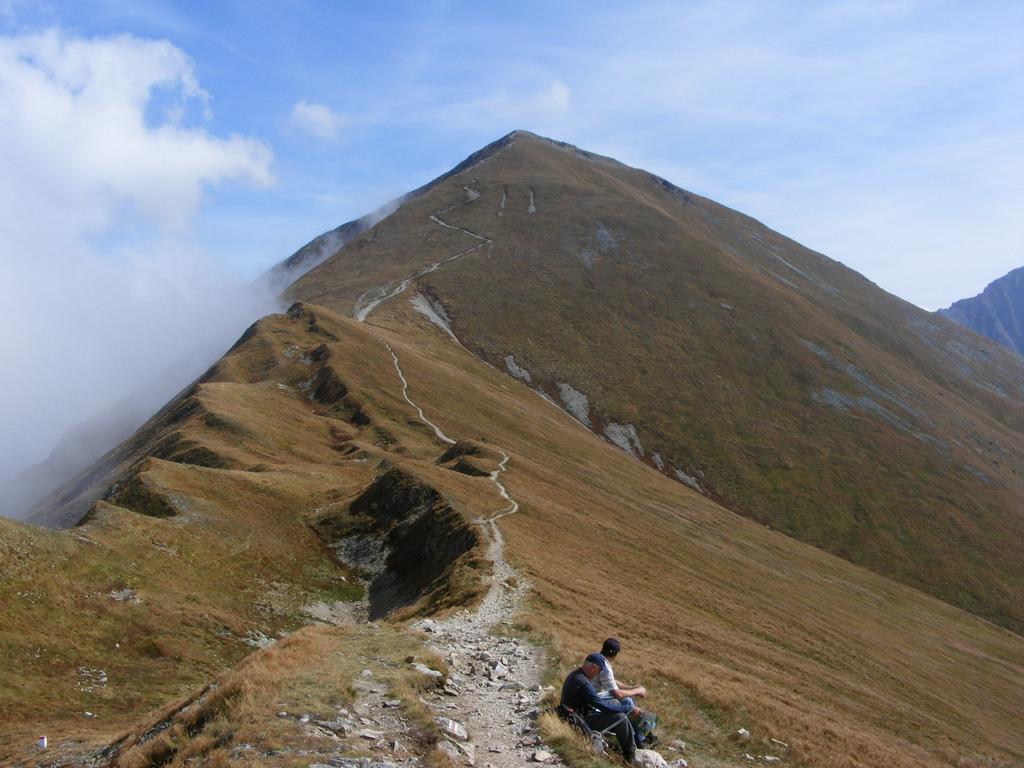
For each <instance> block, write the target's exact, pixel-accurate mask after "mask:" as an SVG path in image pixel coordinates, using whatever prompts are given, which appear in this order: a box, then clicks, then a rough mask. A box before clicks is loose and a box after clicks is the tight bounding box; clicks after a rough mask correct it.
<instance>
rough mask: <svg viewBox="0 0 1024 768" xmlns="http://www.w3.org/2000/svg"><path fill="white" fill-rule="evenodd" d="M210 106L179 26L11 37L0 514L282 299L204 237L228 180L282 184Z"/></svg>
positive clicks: (2, 240)
mask: <svg viewBox="0 0 1024 768" xmlns="http://www.w3.org/2000/svg"><path fill="white" fill-rule="evenodd" d="M209 104H210V97H209V95H208V94H207V93H206V92H205V91H204V90H203V89H202V88H201V87H200V85H199V83H198V82H197V81H196V78H195V73H194V67H193V64H192V61H191V60H190V59H189V57H188V56H187V55H186V54H185V53H184V52H183V51H182V50H181V49H179V48H177V47H176V46H174V45H173V44H171V43H169V42H168V41H166V40H151V39H144V38H138V37H134V36H131V35H117V36H111V37H93V38H85V37H78V36H74V35H71V34H68V33H65V32H63V31H61V30H56V29H54V30H48V31H46V32H42V33H38V34H25V35H15V36H10V37H4V36H0V146H2V147H3V151H2V152H0V313H2V314H0V360H2V361H3V362H2V365H3V369H2V374H3V390H2V392H3V396H2V397H0V512H2V513H5V514H8V515H16V514H22V513H23V512H24V506H25V504H26V503H27V502H26V499H28V498H29V497H31V496H32V495H33V493H36V492H38V490H39V489H40V488H43V489H44V490H45V489H46V488H45V486H47V485H51V486H52V484H53V482H54V481H55V480H58V479H63V478H62V477H61V475H67V473H69V472H74V471H75V470H76V469H81V468H84V466H85V465H86V464H88V463H89V462H90V461H91V460H93V459H95V458H96V457H97V456H98V455H100V454H102V453H103V452H104V451H106V450H107V449H109V448H111V447H112V446H113V445H115V444H117V443H118V442H119V441H120V440H121V439H122V438H123V437H125V436H126V435H127V434H128V433H130V432H131V431H132V430H134V429H135V428H136V427H138V426H139V425H140V424H141V423H142V421H143V420H145V419H146V418H147V417H148V416H149V415H151V414H152V413H153V412H154V411H155V410H157V409H158V408H159V407H160V406H161V405H162V404H163V403H164V402H166V401H167V399H168V398H170V397H171V396H172V395H173V394H174V393H175V392H176V391H178V390H179V389H181V388H182V387H184V386H185V385H187V384H188V383H189V382H190V381H191V380H192V379H194V378H195V377H196V376H198V375H199V374H200V373H202V371H203V369H204V368H205V367H206V366H208V365H209V364H210V363H211V362H212V361H213V360H215V359H216V358H217V356H218V355H220V354H222V353H223V352H224V351H225V349H227V347H228V346H230V344H231V343H232V342H233V341H234V340H235V339H236V338H237V337H238V335H239V334H241V333H242V331H243V330H244V329H245V327H246V326H247V325H248V324H249V323H251V322H252V321H253V320H255V319H256V318H257V317H259V316H260V315H262V314H264V313H266V312H267V311H269V310H272V309H274V304H273V298H272V297H271V296H270V295H269V294H268V292H267V291H265V290H261V289H260V288H258V287H255V286H253V285H251V284H248V283H246V282H244V281H243V279H242V278H240V277H235V276H232V275H230V274H227V273H225V272H224V271H223V270H221V269H220V268H219V267H218V266H217V265H218V264H222V263H226V262H227V261H228V260H227V259H226V258H220V257H225V256H229V255H231V254H213V253H208V252H204V250H203V248H202V247H201V246H200V245H198V244H197V241H196V237H195V235H194V232H195V223H196V220H197V217H199V216H200V215H201V213H202V209H203V204H204V199H205V198H206V197H207V196H208V195H210V194H211V193H212V191H213V190H214V189H215V188H216V187H217V186H218V185H221V184H226V183H235V182H239V181H241V182H245V183H249V184H252V185H255V186H266V185H269V184H272V183H273V177H272V175H271V171H270V165H271V160H272V152H271V150H270V148H269V147H268V146H267V145H266V144H265V143H264V142H262V141H260V140H258V139H255V138H252V137H246V136H241V135H237V134H231V135H229V136H226V137H223V136H217V135H214V134H213V133H211V131H210V130H209V125H210V124H211V123H210V108H209ZM235 261H236V263H237V262H238V260H237V259H236V260H235ZM78 427H81V428H78ZM65 435H67V438H66V439H65V440H64V442H63V443H61V444H58V443H59V441H60V440H61V438H62V437H63V436H65ZM55 448H56V450H55V451H54V449H55ZM51 451H54V454H53V460H52V461H50V462H49V463H48V464H47V465H46V466H44V467H37V468H36V469H35V470H33V471H30V472H29V473H28V474H27V475H26V474H23V473H24V471H25V470H26V469H27V468H29V467H31V466H33V465H35V464H37V463H38V462H40V461H42V460H44V459H46V458H47V456H49V455H50V453H51ZM19 474H20V480H16V481H15V482H14V485H11V484H10V483H11V481H12V479H14V478H17V477H19Z"/></svg>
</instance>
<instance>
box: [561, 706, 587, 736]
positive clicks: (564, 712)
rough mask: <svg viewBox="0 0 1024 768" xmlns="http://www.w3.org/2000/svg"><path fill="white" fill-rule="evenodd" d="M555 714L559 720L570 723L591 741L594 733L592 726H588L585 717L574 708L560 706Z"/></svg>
mask: <svg viewBox="0 0 1024 768" xmlns="http://www.w3.org/2000/svg"><path fill="white" fill-rule="evenodd" d="M555 714H556V715H558V719H559V720H561V721H562V722H565V723H568V724H569V725H571V726H572V727H573V728H575V729H576V730H577V731H579V732H580V733H581V734H583V735H584V736H586V737H587V739H590V738H591V737H592V736H593V734H594V732H593V730H591V728H590V726H589V725H587V721H586V720H584V719H583V715H581V714H580V713H579V712H577V711H576V710H575V709H573V708H572V707H567V706H565V705H564V704H559V705H558V707H557V708H556V709H555Z"/></svg>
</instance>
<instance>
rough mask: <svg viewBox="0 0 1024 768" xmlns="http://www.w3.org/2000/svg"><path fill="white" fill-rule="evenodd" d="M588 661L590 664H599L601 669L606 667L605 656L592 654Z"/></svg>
mask: <svg viewBox="0 0 1024 768" xmlns="http://www.w3.org/2000/svg"><path fill="white" fill-rule="evenodd" d="M586 661H587V662H588V663H590V664H597V666H599V667H600V666H603V665H604V656H602V655H601V654H600V653H592V654H590V655H589V656H587V658H586Z"/></svg>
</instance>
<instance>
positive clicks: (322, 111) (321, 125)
mask: <svg viewBox="0 0 1024 768" xmlns="http://www.w3.org/2000/svg"><path fill="white" fill-rule="evenodd" d="M347 122H348V120H347V118H346V117H345V116H344V115H342V114H341V113H339V112H335V111H334V110H333V109H331V108H330V107H328V106H325V105H323V104H317V103H316V102H314V101H306V100H305V99H302V100H301V101H299V102H296V104H295V106H294V107H292V111H291V114H290V115H289V116H288V124H289V125H291V127H292V128H294V129H295V130H298V131H301V132H302V133H306V134H309V135H310V136H313V137H315V138H318V139H325V140H327V141H334V140H335V139H337V138H338V136H339V134H340V133H341V129H342V128H343V127H344V126H345V124H346V123H347Z"/></svg>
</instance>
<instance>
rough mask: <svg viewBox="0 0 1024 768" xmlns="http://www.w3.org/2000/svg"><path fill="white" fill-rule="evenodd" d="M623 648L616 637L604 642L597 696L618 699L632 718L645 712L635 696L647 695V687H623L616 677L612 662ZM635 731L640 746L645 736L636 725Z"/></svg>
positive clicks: (598, 675) (640, 697) (638, 697)
mask: <svg viewBox="0 0 1024 768" xmlns="http://www.w3.org/2000/svg"><path fill="white" fill-rule="evenodd" d="M621 649H622V646H621V644H620V643H619V641H618V640H617V639H615V638H614V637H609V638H608V639H607V640H605V641H604V643H602V645H601V653H600V654H599V655H600V657H601V659H602V663H601V669H600V671H599V672H598V674H597V685H596V688H597V696H598V698H601V699H613V700H615V701H617V702H618V703H619V705H620V706H622V708H623V709H624V710H625V711H626V712H628V713H629V715H630V717H631V718H634V719H637V718H640V717H641V716H642V715H643V714H644V713H643V710H642V709H640V707H638V706H636V703H635V702H634V700H633V699H634V697H636V698H637V699H642V698H644V697H645V696H646V695H647V689H646V688H644V687H643V686H642V685H639V686H637V687H636V688H623V687H622V686H620V685H619V683H618V681H617V680H616V679H615V672H614V670H613V669H612V665H611V662H612V660H614V659H615V658H617V657H618V655H619V651H620V650H621ZM634 732H635V735H636V737H637V746H639V745H640V744H641V743H642V740H643V737H641V735H640V732H639V729H637V728H636V727H634Z"/></svg>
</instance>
